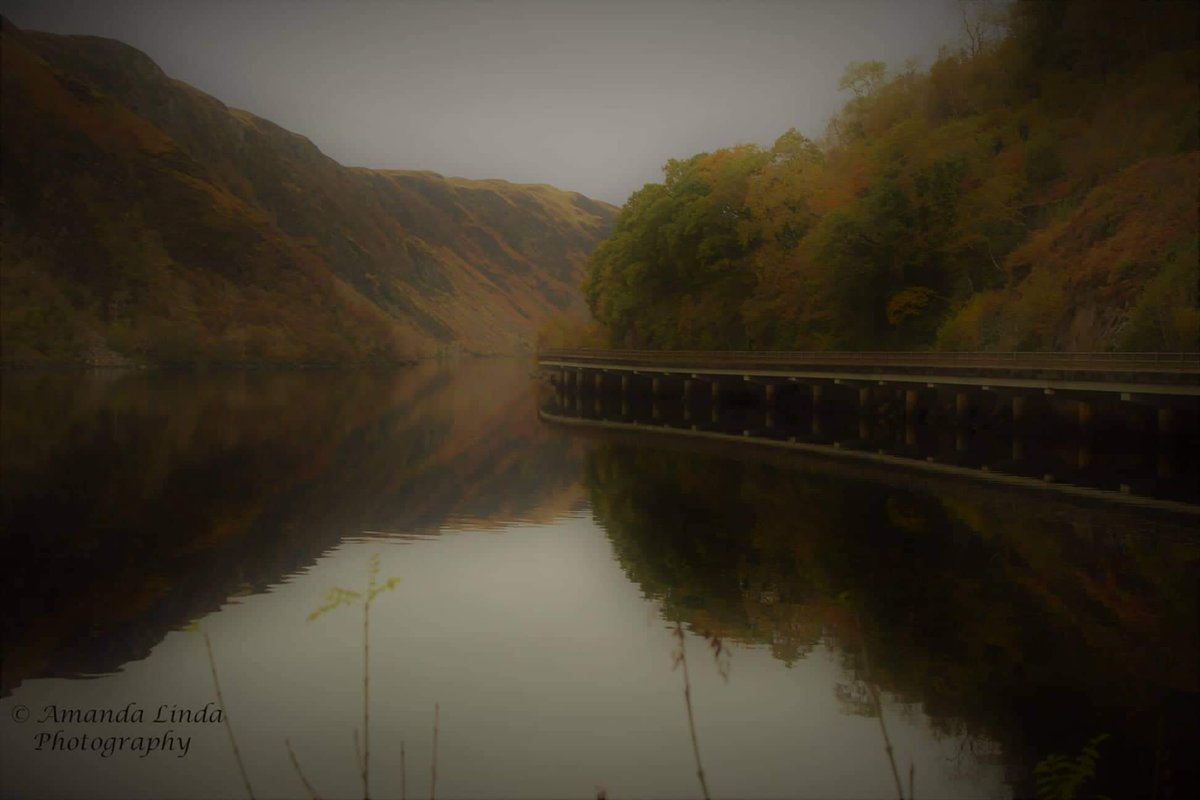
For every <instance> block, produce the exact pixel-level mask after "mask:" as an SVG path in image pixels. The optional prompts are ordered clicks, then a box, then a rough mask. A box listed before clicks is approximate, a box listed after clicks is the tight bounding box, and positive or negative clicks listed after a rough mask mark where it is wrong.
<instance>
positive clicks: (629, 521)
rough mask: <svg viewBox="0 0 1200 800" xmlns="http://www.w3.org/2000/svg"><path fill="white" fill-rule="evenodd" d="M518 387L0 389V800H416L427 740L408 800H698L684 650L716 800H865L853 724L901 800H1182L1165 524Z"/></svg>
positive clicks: (1191, 688)
mask: <svg viewBox="0 0 1200 800" xmlns="http://www.w3.org/2000/svg"><path fill="white" fill-rule="evenodd" d="M530 371H531V367H530V366H529V365H528V364H525V363H518V362H502V361H495V362H489V361H482V362H474V363H468V364H464V365H460V366H457V367H437V366H427V367H420V368H414V369H411V370H407V371H403V372H395V373H387V374H384V373H348V372H322V373H270V372H262V373H214V374H206V375H195V374H122V373H100V374H91V375H68V374H43V375H34V374H11V375H6V376H5V379H4V381H3V384H2V389H0V391H2V401H3V406H2V409H3V416H2V420H0V421H2V423H3V425H2V442H0V443H2V463H0V466H2V468H3V490H2V491H3V531H2V535H3V544H4V554H5V559H4V561H5V567H4V576H3V578H4V581H3V592H4V593H5V597H4V606H5V610H6V613H5V619H4V631H3V633H4V654H3V697H2V699H0V776H2V777H0V788H2V791H3V795H4V796H6V797H9V796H12V797H193V798H212V797H245V796H247V794H248V792H247V786H246V781H247V780H248V782H249V784H250V788H251V789H252V790H253V792H254V794H255V796H257V797H303V796H307V791H306V789H305V787H304V784H303V783H302V781H301V777H300V776H299V774H298V770H297V766H296V764H298V765H299V768H300V771H302V772H303V774H304V776H305V777H306V778H307V779H308V780H309V781H310V782H311V784H312V786H313V788H314V789H315V790H316V792H317V793H318V794H319V795H320V796H323V797H331V796H332V797H342V796H361V795H362V791H363V786H362V775H361V771H360V769H359V766H358V764H359V763H360V762H361V759H360V757H359V756H357V755H356V752H362V751H363V750H364V749H366V750H369V764H370V767H369V773H370V777H369V779H370V792H371V796H372V797H398V796H400V795H401V784H402V781H403V782H404V788H405V790H406V792H407V794H408V795H409V796H412V797H418V796H426V795H427V794H428V793H429V791H430V789H431V780H432V775H431V772H432V770H431V766H432V762H433V744H434V719H435V704H436V707H437V723H438V724H437V778H436V780H437V786H436V788H437V794H438V796H439V797H445V798H454V797H463V798H472V797H479V798H483V797H530V798H536V797H589V796H590V797H595V796H596V792H597V789H598V787H603V788H604V789H605V790H606V791H607V793H608V796H609V797H612V798H621V797H660V798H675V797H692V796H697V795H698V794H699V783H698V781H697V778H696V765H695V760H694V756H693V749H692V741H691V738H690V736H689V731H688V715H687V709H686V707H685V704H684V691H683V690H684V676H683V670H682V669H673V666H674V664H675V653H676V651H677V648H678V644H679V642H678V640H677V638H676V635H675V633H674V626H675V623H676V622H679V623H681V624H682V626H683V630H684V635H683V640H684V645H685V652H686V655H687V671H688V672H687V674H688V677H689V679H690V684H691V695H692V702H693V711H694V714H695V727H696V740H697V743H698V745H699V749H700V753H701V756H702V758H703V765H704V770H705V774H706V777H707V780H708V785H709V788H710V790H711V792H712V794H713V796H715V797H764V798H766V797H886V796H893V797H894V796H895V795H896V790H895V779H894V777H893V768H892V765H891V764H890V763H889V760H888V758H887V756H886V754H885V747H884V734H883V731H882V730H881V724H880V722H881V713H882V721H883V723H884V727H886V735H887V738H888V740H889V741H890V742H891V745H892V746H893V749H894V753H895V765H896V768H895V772H896V773H897V774H898V776H899V778H900V780H901V782H902V783H903V784H904V787H905V792H906V793H907V787H908V782H909V779H910V775H911V776H912V778H913V780H914V789H915V794H916V796H917V797H923V798H934V797H1010V796H1031V795H1033V794H1035V793H1036V788H1037V787H1036V782H1035V767H1036V765H1038V764H1039V763H1042V764H1049V763H1051V762H1050V761H1049V760H1048V759H1050V757H1052V756H1054V755H1056V754H1057V755H1061V756H1065V757H1067V758H1069V759H1072V760H1074V759H1076V758H1077V757H1078V756H1079V754H1080V751H1081V749H1082V748H1083V747H1084V745H1085V744H1086V743H1087V742H1089V741H1090V740H1093V739H1095V738H1096V737H1101V736H1104V737H1106V738H1103V739H1101V740H1100V741H1099V743H1098V745H1097V746H1096V750H1097V753H1098V756H1097V759H1096V772H1097V774H1096V777H1095V778H1094V779H1092V781H1091V782H1090V783H1088V784H1086V786H1085V790H1084V794H1087V793H1092V792H1100V793H1107V794H1110V795H1112V796H1114V797H1115V796H1150V795H1154V796H1160V797H1172V796H1174V797H1185V796H1189V794H1190V792H1191V791H1192V790H1193V789H1194V788H1195V786H1196V773H1195V766H1194V764H1193V763H1192V760H1193V758H1192V756H1193V754H1194V752H1196V748H1197V705H1198V704H1197V696H1198V695H1197V673H1198V672H1200V664H1198V655H1197V652H1198V639H1200V636H1198V634H1197V628H1198V619H1197V605H1198V591H1200V590H1198V588H1197V586H1198V583H1200V536H1198V535H1197V532H1196V530H1195V524H1194V523H1195V517H1187V516H1180V515H1170V514H1165V513H1160V512H1153V511H1149V510H1138V509H1132V508H1127V507H1121V506H1114V505H1105V504H1101V503H1093V504H1091V505H1088V504H1086V503H1085V502H1083V501H1080V500H1067V499H1055V498H1048V497H1043V496H1040V495H1036V494H1033V493H1022V492H1020V491H1018V490H1015V489H1012V488H999V487H989V486H986V485H982V484H981V485H972V484H969V483H964V482H962V481H941V482H939V481H937V480H935V479H932V478H931V479H926V480H924V481H923V482H915V483H914V482H913V481H912V480H911V479H910V478H909V476H905V475H901V474H896V475H895V476H888V475H887V474H881V473H880V471H878V470H876V471H875V472H869V471H868V472H856V471H855V470H853V469H847V468H846V467H844V466H838V465H834V464H828V463H825V462H822V461H821V460H820V459H816V458H812V457H809V458H803V459H802V458H790V457H785V456H782V455H780V456H770V457H767V456H764V455H762V454H760V453H755V452H752V451H749V450H742V449H739V448H730V447H728V446H699V445H691V444H689V443H686V442H680V443H672V442H663V441H659V440H658V439H655V438H652V437H644V436H640V435H635V436H630V435H615V434H600V433H591V434H581V433H577V432H574V431H572V430H571V429H569V428H565V427H558V426H553V425H546V424H543V423H540V422H539V421H538V417H537V409H538V402H539V397H538V385H537V384H536V382H535V381H533V380H531V377H530ZM393 577H395V578H398V579H399V580H398V581H394V582H391V583H389V579H391V578H393ZM372 582H373V583H372ZM372 586H374V588H375V589H376V590H377V591H376V592H375V594H374V598H373V600H372V602H371V605H370V611H369V617H367V618H366V620H364V613H363V605H362V598H363V597H364V596H368V595H370V588H371V587H372ZM339 590H344V591H340V593H339ZM331 606H332V607H331ZM322 608H325V609H326V610H325V611H324V612H322V613H319V614H317V615H316V618H315V619H310V617H312V616H313V612H317V611H319V610H320V609H322ZM364 621H367V622H368V623H369V626H368V627H367V628H364ZM364 634H365V638H366V641H367V642H369V651H368V654H367V663H368V665H369V698H368V704H367V711H368V713H369V723H368V724H367V725H366V731H367V732H368V734H367V735H364V723H363V712H364V708H363V691H364V670H363V667H364ZM206 645H210V646H211V653H212V659H211V661H210V657H209V652H210V650H209V647H208V646H206ZM717 649H719V650H720V654H719V656H717V657H714V651H715V650H717ZM214 665H215V667H216V671H215V675H214V669H213V666H214ZM723 674H724V675H725V676H726V677H727V679H726V677H723ZM214 678H216V681H215V682H216V683H219V686H220V692H221V697H222V698H223V701H224V703H223V706H224V709H225V711H226V712H227V719H223V720H215V721H214V720H213V719H212V717H214V716H215V715H214V714H213V712H214V710H215V709H216V708H217V707H218V706H217V690H216V688H215V685H214V683H215V682H214ZM877 695H878V701H877V700H876V696H877ZM210 703H211V704H213V705H208V706H207V712H206V713H201V710H203V709H205V708H206V704H210ZM139 712H140V713H139ZM89 713H90V715H91V716H89ZM106 714H107V717H106V716H105V715H106ZM157 719H164V720H165V721H163V722H159V721H156V720H157ZM226 723H228V725H227V724H226ZM231 732H232V735H233V738H234V740H236V750H235V748H234V746H233V744H232V743H231V737H230V733H231ZM85 737H86V738H85ZM185 742H186V744H185ZM285 743H290V747H291V750H292V752H293V753H294V754H295V759H296V764H293V761H292V759H291V757H290V756H289V752H288V744H285ZM93 746H94V747H96V748H97V749H92V748H93ZM185 746H186V748H187V749H186V752H185V751H184V750H183V748H184V747H185ZM150 747H155V748H157V749H154V750H152V751H150V752H148V753H146V751H147V749H148V748H150ZM402 753H403V762H402V758H401V754H402ZM239 758H240V761H241V764H242V765H243V767H244V771H245V779H244V778H243V773H242V770H241V769H239ZM402 764H403V769H402ZM1081 796H1082V795H1081Z"/></svg>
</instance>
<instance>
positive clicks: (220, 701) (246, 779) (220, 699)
mask: <svg viewBox="0 0 1200 800" xmlns="http://www.w3.org/2000/svg"><path fill="white" fill-rule="evenodd" d="M203 633H204V647H205V649H206V650H208V666H209V668H210V669H211V670H212V679H213V688H214V689H216V690H217V705H219V706H220V707H221V711H222V712H224V713H222V715H221V716H222V717H224V719H225V732H226V733H228V734H229V744H230V746H231V747H232V748H233V757H234V758H235V759H236V760H237V765H238V771H239V772H241V773H242V783H243V784H245V786H246V794H247V796H249V798H250V800H254V789H252V788H251V787H250V776H249V775H247V774H246V765H245V764H244V763H242V753H241V751H240V750H238V746H237V739H235V738H234V737H233V725H232V724H231V723H230V721H229V709H228V708H227V707H226V706H225V697H224V695H222V694H221V681H220V680H219V679H218V678H217V660H216V659H215V658H213V651H212V641H211V640H210V639H209V638H208V631H204V632H203Z"/></svg>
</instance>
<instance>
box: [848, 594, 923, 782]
mask: <svg viewBox="0 0 1200 800" xmlns="http://www.w3.org/2000/svg"><path fill="white" fill-rule="evenodd" d="M854 622H855V625H856V627H857V628H858V646H859V650H860V652H861V654H862V662H863V675H864V676H865V677H866V683H867V691H869V692H870V693H871V702H872V703H873V704H874V706H875V716H877V717H878V718H879V732H880V733H882V734H883V749H884V752H886V753H887V757H888V763H889V764H891V766H892V778H893V779H894V780H895V781H896V796H897V797H898V798H900V800H904V785H903V784H902V783H901V782H900V770H898V769H897V768H896V755H895V752H894V751H893V749H892V740H891V738H890V737H889V736H888V732H887V724H886V723H885V722H884V719H883V703H882V702H880V700H879V687H878V686H876V685H875V681H873V680H872V679H871V662H870V659H868V657H867V640H866V637H864V636H863V632H862V620H861V619H860V618H859V616H858V613H857V612H856V613H855V615H854ZM915 771H916V769H915V767H913V768H912V769H910V771H909V786H910V789H909V798H910V800H911V798H912V794H911V791H912V790H911V784H912V776H913V772H915Z"/></svg>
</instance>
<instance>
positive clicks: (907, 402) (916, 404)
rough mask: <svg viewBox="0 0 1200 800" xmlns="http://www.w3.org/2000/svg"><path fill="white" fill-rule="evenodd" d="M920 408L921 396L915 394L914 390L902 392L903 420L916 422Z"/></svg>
mask: <svg viewBox="0 0 1200 800" xmlns="http://www.w3.org/2000/svg"><path fill="white" fill-rule="evenodd" d="M920 407H921V396H920V395H919V394H917V390H916V389H905V390H904V418H905V419H907V420H912V421H913V422H915V421H916V418H917V411H918V410H919V409H920Z"/></svg>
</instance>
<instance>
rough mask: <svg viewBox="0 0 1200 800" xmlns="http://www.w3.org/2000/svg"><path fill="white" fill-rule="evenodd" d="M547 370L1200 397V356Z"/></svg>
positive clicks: (573, 358) (553, 355)
mask: <svg viewBox="0 0 1200 800" xmlns="http://www.w3.org/2000/svg"><path fill="white" fill-rule="evenodd" d="M538 361H539V363H540V364H542V365H543V366H548V367H567V368H579V369H599V370H608V371H621V372H648V373H662V374H678V375H692V376H697V377H700V376H706V375H712V376H718V375H743V376H746V377H755V378H783V379H792V380H799V379H811V380H834V381H837V380H844V381H869V382H879V381H883V382H895V383H933V384H945V385H961V386H982V387H989V388H992V387H994V388H1001V387H1008V388H1014V389H1043V390H1062V391H1081V392H1120V393H1128V394H1164V395H1185V396H1200V354H1197V353H929V352H919V353H906V352H892V351H888V352H762V351H683V350H674V351H650V350H594V349H570V350H567V349H557V350H543V351H541V352H539V353H538Z"/></svg>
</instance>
